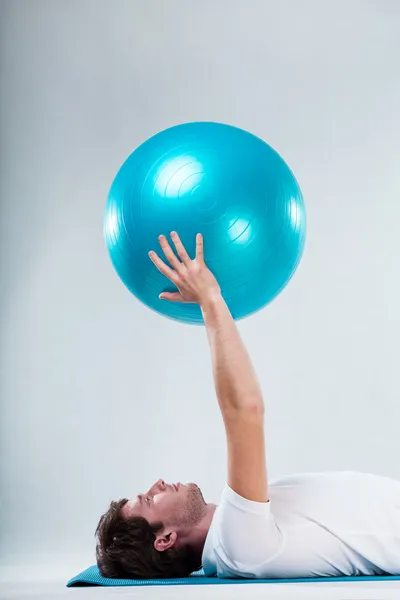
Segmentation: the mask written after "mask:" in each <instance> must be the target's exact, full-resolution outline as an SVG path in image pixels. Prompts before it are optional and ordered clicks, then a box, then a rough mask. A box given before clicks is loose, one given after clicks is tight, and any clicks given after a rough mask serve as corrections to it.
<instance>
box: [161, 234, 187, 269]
mask: <svg viewBox="0 0 400 600" xmlns="http://www.w3.org/2000/svg"><path fill="white" fill-rule="evenodd" d="M158 241H159V242H160V246H161V248H162V251H163V252H164V255H165V257H166V259H167V260H168V261H169V263H170V265H171V266H172V267H173V268H174V269H175V271H179V269H180V268H181V267H182V263H181V262H180V260H178V259H177V258H176V256H175V254H174V251H173V250H172V248H171V246H170V245H169V242H168V240H167V238H166V237H165V235H159V236H158Z"/></svg>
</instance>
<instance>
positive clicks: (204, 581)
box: [67, 565, 400, 587]
mask: <svg viewBox="0 0 400 600" xmlns="http://www.w3.org/2000/svg"><path fill="white" fill-rule="evenodd" d="M395 579H397V580H400V575H383V576H381V575H379V576H376V575H374V576H369V575H368V576H358V577H304V578H302V579H220V578H218V577H206V576H205V575H204V572H203V571H196V572H195V573H192V574H191V576H190V577H184V578H182V579H107V578H106V577H102V575H101V574H100V571H99V569H98V568H97V566H95V565H94V566H93V567H89V568H88V569H86V571H82V573H79V575H77V576H76V577H73V578H72V579H70V581H68V583H67V586H68V587H72V586H74V585H75V586H78V585H107V586H119V585H125V586H128V585H136V586H138V585H139V586H140V585H210V584H211V585H217V584H222V583H303V582H314V581H315V582H324V581H389V580H391V581H393V580H395Z"/></svg>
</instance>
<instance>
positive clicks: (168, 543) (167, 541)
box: [154, 531, 178, 552]
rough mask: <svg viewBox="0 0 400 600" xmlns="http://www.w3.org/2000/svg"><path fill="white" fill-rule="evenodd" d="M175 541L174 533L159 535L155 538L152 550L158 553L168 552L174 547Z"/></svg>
mask: <svg viewBox="0 0 400 600" xmlns="http://www.w3.org/2000/svg"><path fill="white" fill-rule="evenodd" d="M177 539H178V534H177V533H176V531H171V532H170V533H164V535H159V536H157V537H156V539H155V540H154V548H155V549H156V550H158V551H159V552H165V550H169V549H170V548H173V547H174V546H175V544H176V540H177Z"/></svg>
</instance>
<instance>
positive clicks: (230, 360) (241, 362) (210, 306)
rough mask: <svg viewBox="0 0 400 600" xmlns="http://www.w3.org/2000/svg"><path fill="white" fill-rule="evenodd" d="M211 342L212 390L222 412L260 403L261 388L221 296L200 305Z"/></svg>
mask: <svg viewBox="0 0 400 600" xmlns="http://www.w3.org/2000/svg"><path fill="white" fill-rule="evenodd" d="M201 310H202V313H203V319H204V322H205V325H206V329H207V336H208V340H209V343H210V349H211V359H212V366H213V375H214V383H215V390H216V393H217V397H218V402H219V404H220V407H221V410H222V412H224V411H225V410H229V409H237V410H239V409H246V408H250V407H251V408H253V407H254V406H259V407H260V409H262V410H263V409H264V402H263V397H262V392H261V389H260V386H259V383H258V379H257V376H256V374H255V372H254V369H253V365H252V363H251V360H250V357H249V355H248V353H247V350H246V348H245V345H244V343H243V341H242V339H241V337H240V334H239V331H238V329H237V326H236V323H235V321H234V320H233V318H232V315H231V313H230V311H229V308H228V306H227V305H226V303H225V300H224V299H223V297H222V296H218V297H216V298H214V299H212V300H208V301H207V302H204V303H203V304H202V305H201Z"/></svg>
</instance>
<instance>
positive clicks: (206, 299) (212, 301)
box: [199, 290, 224, 310]
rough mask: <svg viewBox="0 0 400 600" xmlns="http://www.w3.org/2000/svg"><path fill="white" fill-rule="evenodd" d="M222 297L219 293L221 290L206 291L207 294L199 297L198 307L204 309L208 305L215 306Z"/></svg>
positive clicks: (221, 300)
mask: <svg viewBox="0 0 400 600" xmlns="http://www.w3.org/2000/svg"><path fill="white" fill-rule="evenodd" d="M223 301H224V300H223V297H222V294H221V290H213V291H210V292H208V293H207V294H205V295H204V296H203V297H202V298H201V299H200V302H199V304H200V308H201V309H202V310H205V309H207V308H209V307H212V306H215V305H217V304H220V303H221V302H223Z"/></svg>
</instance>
